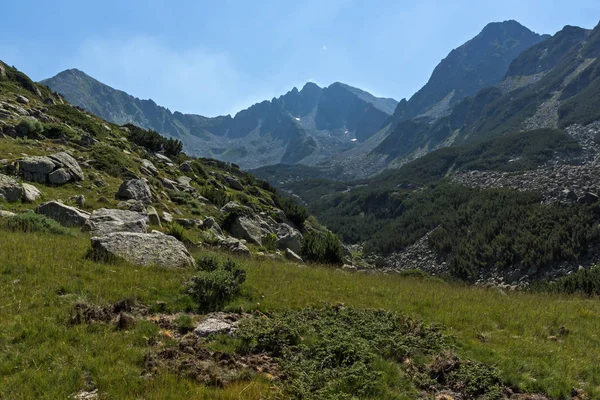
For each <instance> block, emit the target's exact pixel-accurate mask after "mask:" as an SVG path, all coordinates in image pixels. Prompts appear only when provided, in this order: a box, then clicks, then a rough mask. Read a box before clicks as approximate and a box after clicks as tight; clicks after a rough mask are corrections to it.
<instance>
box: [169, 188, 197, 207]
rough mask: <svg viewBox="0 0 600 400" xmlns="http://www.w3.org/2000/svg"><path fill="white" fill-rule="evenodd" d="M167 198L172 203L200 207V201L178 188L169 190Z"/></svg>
mask: <svg viewBox="0 0 600 400" xmlns="http://www.w3.org/2000/svg"><path fill="white" fill-rule="evenodd" d="M169 198H170V199H171V201H172V202H173V203H177V204H181V205H186V206H190V207H193V208H200V202H199V201H198V200H196V199H195V198H194V196H192V195H191V194H189V193H187V192H182V191H180V190H169Z"/></svg>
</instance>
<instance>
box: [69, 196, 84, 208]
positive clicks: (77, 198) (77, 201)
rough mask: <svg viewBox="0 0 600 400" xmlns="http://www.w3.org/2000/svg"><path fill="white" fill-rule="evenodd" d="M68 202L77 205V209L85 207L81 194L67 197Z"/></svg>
mask: <svg viewBox="0 0 600 400" xmlns="http://www.w3.org/2000/svg"><path fill="white" fill-rule="evenodd" d="M69 201H72V202H74V203H75V204H76V205H77V207H83V206H85V196H84V195H82V194H80V195H77V196H71V197H69Z"/></svg>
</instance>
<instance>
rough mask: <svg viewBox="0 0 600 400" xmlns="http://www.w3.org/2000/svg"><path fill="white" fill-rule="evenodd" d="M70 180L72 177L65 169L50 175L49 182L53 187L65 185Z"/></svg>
mask: <svg viewBox="0 0 600 400" xmlns="http://www.w3.org/2000/svg"><path fill="white" fill-rule="evenodd" d="M70 179H71V176H70V175H69V173H68V172H67V170H66V169H64V168H59V169H57V170H55V171H53V172H51V173H49V174H48V181H49V182H50V183H51V184H53V185H64V184H65V183H67V182H69V180H70Z"/></svg>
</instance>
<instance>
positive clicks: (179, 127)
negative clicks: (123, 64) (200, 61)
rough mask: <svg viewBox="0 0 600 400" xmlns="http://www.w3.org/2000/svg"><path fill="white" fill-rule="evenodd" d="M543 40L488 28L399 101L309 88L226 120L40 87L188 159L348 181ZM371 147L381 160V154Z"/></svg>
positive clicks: (83, 84)
mask: <svg viewBox="0 0 600 400" xmlns="http://www.w3.org/2000/svg"><path fill="white" fill-rule="evenodd" d="M547 38H548V35H539V34H536V33H534V32H532V31H530V30H529V29H527V28H526V27H524V26H522V25H521V24H519V23H518V22H516V21H504V22H499V23H491V24H488V25H487V26H485V27H484V29H483V30H482V31H481V33H479V34H478V35H477V36H475V37H474V38H473V39H471V40H469V41H468V42H466V43H465V44H463V45H462V46H460V47H458V48H457V49H454V50H452V51H451V52H450V54H449V55H448V56H447V57H446V58H444V59H443V60H442V61H441V62H440V64H439V65H438V66H437V67H436V68H435V69H434V71H433V74H432V76H431V79H430V80H429V81H428V82H427V84H426V85H425V86H424V87H423V88H422V89H421V90H419V91H418V92H417V93H415V95H413V96H412V97H411V98H410V99H409V100H406V99H403V100H402V101H400V102H399V103H398V102H397V101H395V100H393V99H389V98H378V97H375V96H373V95H371V94H370V93H368V92H365V91H363V90H360V89H358V88H355V87H352V86H349V85H346V84H343V83H339V82H336V83H334V84H332V85H330V86H328V87H325V88H321V87H319V86H317V85H316V84H314V83H310V82H309V83H307V84H306V85H305V86H304V87H303V88H302V89H301V90H298V89H297V88H293V89H292V90H291V91H289V92H288V93H286V94H284V95H282V96H280V97H278V98H274V99H272V100H270V101H263V102H261V103H258V104H255V105H253V106H251V107H249V108H248V109H245V110H242V111H240V112H238V113H237V114H236V115H235V116H233V117H232V116H230V115H227V116H219V117H214V118H208V117H203V116H201V115H195V114H182V113H180V112H171V111H169V110H168V109H167V108H165V107H162V106H159V105H157V104H156V103H155V102H154V101H152V100H140V99H138V98H136V97H133V96H131V95H129V94H127V93H125V92H123V91H119V90H116V89H113V88H111V87H109V86H107V85H105V84H103V83H101V82H99V81H97V80H95V79H93V78H92V77H90V76H88V75H86V74H85V73H84V72H82V71H79V70H75V69H71V70H67V71H63V72H61V73H59V74H58V75H56V76H55V77H53V78H50V79H46V80H44V81H42V82H41V83H42V84H45V85H47V86H48V87H50V88H51V89H52V90H54V91H56V92H58V93H61V94H62V95H64V96H65V98H66V99H67V100H69V101H70V102H71V103H73V104H75V105H78V106H80V107H82V108H84V109H86V110H88V111H90V112H92V113H94V114H96V115H98V116H100V117H102V118H105V119H107V120H109V121H111V122H114V123H118V124H124V123H133V124H136V125H139V126H141V127H143V128H147V129H153V130H155V131H157V132H159V133H161V134H163V135H165V136H170V137H175V138H178V139H180V140H181V141H182V142H183V143H184V147H185V149H186V151H187V152H189V153H190V154H194V155H197V156H202V157H215V158H218V159H221V160H224V161H228V162H234V163H236V164H239V165H241V166H242V167H244V168H259V167H264V166H269V165H274V164H287V165H294V164H302V165H305V166H310V167H314V168H315V170H313V172H312V173H313V174H316V175H319V176H331V177H337V178H357V177H364V176H369V175H372V174H374V173H377V172H380V171H381V170H383V169H385V168H388V167H389V166H395V161H396V159H397V158H400V159H403V156H405V155H407V154H408V153H411V152H413V151H415V150H420V151H421V152H422V151H423V149H422V146H419V145H420V144H421V143H420V142H419V141H418V140H417V142H416V143H415V145H410V144H409V145H408V146H406V145H404V143H403V144H402V145H400V146H399V145H398V143H394V140H396V141H397V140H398V139H399V140H400V141H402V142H404V138H403V137H402V133H398V131H399V130H400V131H401V132H404V130H405V129H404V130H403V127H404V125H402V126H400V128H398V126H399V124H402V123H405V124H406V121H413V120H415V121H417V120H423V119H426V120H428V121H429V122H427V123H430V122H431V121H434V120H436V119H439V118H440V117H444V116H448V115H449V114H450V113H451V112H452V109H453V107H454V106H456V105H458V104H459V103H460V102H461V101H462V100H464V99H465V98H466V97H468V96H471V95H473V94H475V93H476V92H477V91H478V90H480V89H482V88H485V87H488V86H490V85H494V84H498V83H499V82H501V81H502V79H503V78H504V76H505V74H506V73H507V71H508V69H509V66H510V65H511V62H512V61H513V60H514V59H515V58H516V57H517V56H518V55H519V54H521V53H522V52H523V51H524V50H526V49H528V48H530V47H531V46H533V45H535V44H537V43H539V42H541V41H544V40H545V39H547ZM408 125H409V131H410V132H409V134H414V135H418V131H419V129H422V127H421V125H420V124H419V123H416V122H415V123H413V122H409V123H408ZM394 138H396V139H394ZM392 144H393V146H391V147H390V145H392ZM381 146H382V147H384V148H386V152H385V153H389V154H383V153H382V152H381V151H380V149H381V148H382V147H381ZM427 150H428V149H425V151H427ZM415 154H417V155H418V154H420V153H419V152H418V151H417V152H416V153H415ZM413 156H414V155H413V154H408V158H410V157H413ZM349 160H351V161H349ZM302 169H303V170H305V169H304V168H302ZM315 171H316V172H315Z"/></svg>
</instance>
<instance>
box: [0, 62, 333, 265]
mask: <svg viewBox="0 0 600 400" xmlns="http://www.w3.org/2000/svg"><path fill="white" fill-rule="evenodd" d="M0 73H1V75H0V88H1V89H2V90H1V91H0V135H1V137H0V141H1V142H2V146H0V148H1V149H2V151H1V152H0V166H1V170H0V199H1V200H2V203H1V204H2V206H1V207H2V208H3V209H4V210H5V211H6V215H11V214H10V213H13V212H16V213H21V212H29V211H34V212H36V213H39V214H43V215H46V216H48V217H50V218H52V219H55V220H56V221H58V222H59V223H61V224H63V225H65V226H68V227H79V228H81V229H82V230H83V231H89V232H90V236H91V256H93V257H95V258H99V259H113V258H120V259H125V260H126V261H128V262H130V263H133V264H137V265H161V266H164V267H186V266H190V265H191V264H192V263H193V260H192V259H191V257H190V254H189V252H188V248H190V247H195V246H208V247H213V248H220V249H223V250H224V251H229V252H231V253H235V254H241V255H245V256H248V257H251V256H253V255H254V256H258V257H271V258H281V259H283V258H285V257H287V258H291V259H293V260H294V261H296V262H302V256H303V243H304V235H305V234H307V233H308V234H309V235H311V234H318V233H320V232H321V233H322V232H325V230H324V228H323V227H322V226H321V225H319V224H318V223H317V222H316V220H314V219H313V218H311V219H307V217H308V215H307V214H304V213H305V211H303V210H302V209H301V207H298V206H297V205H295V204H294V203H293V201H291V200H288V199H284V198H282V197H280V195H279V194H277V192H276V191H275V189H273V187H271V186H270V185H269V184H267V183H266V182H263V181H259V180H257V179H255V178H254V177H252V176H251V175H249V174H247V173H244V172H242V171H241V170H240V169H239V167H238V166H237V165H232V164H228V163H224V162H222V161H217V160H212V159H196V158H191V157H188V156H187V155H185V154H184V153H182V152H181V148H182V145H181V143H180V142H179V141H177V140H175V139H166V138H164V137H162V136H160V135H159V134H157V133H156V132H152V131H146V130H144V129H142V128H138V127H136V126H134V125H131V124H129V125H127V126H118V125H115V124H112V123H108V122H105V121H103V120H102V119H100V118H98V117H96V116H94V115H93V114H90V113H88V112H86V111H84V110H82V109H80V108H77V107H75V106H72V105H70V104H68V103H67V102H66V101H65V100H64V99H63V98H62V97H61V96H60V95H57V94H55V93H53V92H51V91H50V90H49V89H48V88H46V87H44V86H41V85H37V84H35V83H33V82H32V81H31V80H29V78H27V76H25V75H24V74H22V73H21V72H19V71H17V70H16V69H14V68H12V67H9V66H7V65H5V64H3V63H0ZM9 210H11V211H10V212H9ZM286 213H287V214H286ZM186 246H187V248H186Z"/></svg>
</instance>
